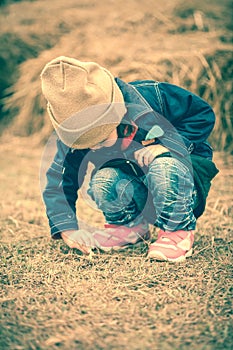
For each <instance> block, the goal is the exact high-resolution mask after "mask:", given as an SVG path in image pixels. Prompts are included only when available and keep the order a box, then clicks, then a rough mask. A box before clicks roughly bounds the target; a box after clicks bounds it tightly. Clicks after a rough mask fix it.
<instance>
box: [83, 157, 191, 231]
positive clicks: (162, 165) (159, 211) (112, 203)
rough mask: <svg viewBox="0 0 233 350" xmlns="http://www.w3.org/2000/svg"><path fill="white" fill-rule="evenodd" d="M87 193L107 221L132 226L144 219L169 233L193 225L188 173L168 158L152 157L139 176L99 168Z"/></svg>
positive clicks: (189, 227)
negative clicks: (146, 169)
mask: <svg viewBox="0 0 233 350" xmlns="http://www.w3.org/2000/svg"><path fill="white" fill-rule="evenodd" d="M88 194H89V195H90V196H91V197H92V199H93V200H94V201H95V202H96V204H97V207H98V208H99V209H100V210H101V211H102V212H103V214H104V216H105V219H106V222H107V223H110V224H115V225H125V226H129V227H132V226H135V225H138V224H140V223H141V222H142V221H143V220H145V219H146V220H147V221H148V222H149V223H151V224H153V225H155V226H157V227H159V228H161V229H163V230H165V231H171V232H172V231H177V230H193V229H195V226H196V218H195V216H194V214H193V208H194V202H195V199H196V191H195V188H194V183H193V177H192V174H191V172H190V171H189V169H188V168H187V167H186V166H185V165H184V164H183V163H181V162H180V161H179V160H177V159H175V158H172V157H159V158H155V159H154V160H153V161H152V162H151V164H150V165H149V167H148V172H147V174H145V175H144V176H143V177H141V178H138V177H135V176H131V175H128V174H126V173H124V172H122V171H121V170H120V169H118V168H103V169H101V170H99V171H97V172H96V174H95V175H94V176H93V178H92V180H91V181H90V187H89V190H88Z"/></svg>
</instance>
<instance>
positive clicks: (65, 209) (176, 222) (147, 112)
mask: <svg viewBox="0 0 233 350" xmlns="http://www.w3.org/2000/svg"><path fill="white" fill-rule="evenodd" d="M41 81H42V91H43V94H44V96H45V98H46V100H47V107H48V114H49V117H50V119H51V122H52V124H53V127H54V129H55V131H56V135H57V151H56V155H55V157H54V160H53V162H52V164H51V165H50V167H49V169H48V171H47V173H46V176H47V184H46V187H45V189H44V191H43V198H44V202H45V206H46V212H47V216H48V219H49V225H50V228H51V234H52V237H53V238H62V239H63V240H64V241H65V242H66V243H67V244H68V246H69V247H71V248H78V249H79V250H81V251H82V252H83V253H89V252H90V251H91V249H95V248H98V249H101V250H103V251H111V250H118V249H123V248H126V247H128V246H131V245H132V244H137V243H138V242H140V241H144V240H149V239H150V233H149V224H151V225H154V226H156V227H158V228H159V232H158V238H157V240H156V241H155V242H154V243H151V244H150V245H149V250H148V257H149V258H153V259H156V260H164V261H172V262H179V261H183V260H185V259H186V257H189V256H191V254H192V247H193V243H194V231H195V228H196V220H197V218H198V217H200V216H201V215H202V214H203V212H204V209H205V203H206V198H207V195H208V192H209V189H210V185H211V180H212V178H213V177H214V176H215V175H216V174H217V172H218V170H217V169H216V167H215V165H214V163H213V161H212V148H211V147H210V145H209V144H208V142H207V138H208V137H209V135H210V133H211V131H212V129H213V127H214V123H215V115H214V113H213V110H212V108H211V107H210V106H209V104H208V103H206V102H205V101H204V100H203V99H201V98H200V97H198V96H197V95H195V94H193V93H191V92H190V91H187V90H185V89H183V88H181V87H178V86H175V85H172V84H169V83H166V82H155V81H152V80H142V81H134V82H131V83H126V82H124V81H122V80H121V79H119V78H114V77H113V75H112V74H111V73H110V72H109V71H108V70H106V69H105V68H103V67H101V66H100V65H98V64H97V63H94V62H81V61H79V60H77V59H75V58H70V57H63V56H62V57H58V58H55V59H54V60H52V61H51V62H49V63H48V64H47V65H46V66H45V67H44V69H43V71H42V74H41ZM89 163H92V164H93V165H94V170H93V172H92V174H91V180H90V184H89V189H88V195H89V196H90V197H91V199H92V200H94V202H95V203H96V205H97V207H98V208H99V209H100V210H101V211H102V212H103V215H104V217H105V221H106V224H105V227H104V228H103V229H96V230H94V232H89V231H87V230H83V229H80V228H79V224H78V213H76V201H77V199H78V190H79V189H80V188H81V186H82V184H83V181H84V177H85V175H86V171H87V167H88V164H89Z"/></svg>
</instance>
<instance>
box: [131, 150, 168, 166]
mask: <svg viewBox="0 0 233 350" xmlns="http://www.w3.org/2000/svg"><path fill="white" fill-rule="evenodd" d="M166 152H169V149H168V148H166V147H164V146H162V145H151V146H147V147H144V148H141V149H139V150H137V151H136V152H135V153H134V156H135V159H136V160H137V162H138V164H139V165H140V166H142V167H143V166H144V165H145V166H149V165H150V163H151V162H152V161H153V160H154V159H155V157H158V156H159V155H160V154H163V153H166Z"/></svg>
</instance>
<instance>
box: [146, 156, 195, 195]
mask: <svg viewBox="0 0 233 350" xmlns="http://www.w3.org/2000/svg"><path fill="white" fill-rule="evenodd" d="M147 181H148V185H149V187H150V188H154V189H155V188H156V190H157V191H159V192H160V193H161V192H164V191H166V192H167V191H169V190H172V191H175V192H176V193H177V192H179V193H180V194H181V193H183V192H184V193H186V194H187V193H188V192H190V193H192V189H193V187H194V183H193V177H192V173H191V171H190V169H189V168H188V167H187V166H186V165H184V164H183V163H182V162H181V161H179V160H178V159H176V158H173V157H161V158H155V159H154V160H153V162H152V163H151V164H150V167H149V172H148V175H147Z"/></svg>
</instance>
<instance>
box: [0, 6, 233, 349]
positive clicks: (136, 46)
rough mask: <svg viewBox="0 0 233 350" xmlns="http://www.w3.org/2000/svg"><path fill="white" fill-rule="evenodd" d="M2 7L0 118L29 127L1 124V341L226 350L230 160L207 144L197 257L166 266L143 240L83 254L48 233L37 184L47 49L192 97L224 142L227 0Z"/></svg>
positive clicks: (225, 145) (4, 344) (228, 144)
mask: <svg viewBox="0 0 233 350" xmlns="http://www.w3.org/2000/svg"><path fill="white" fill-rule="evenodd" d="M0 3H1V4H3V3H12V4H11V5H10V6H9V7H1V12H0V26H1V35H0V46H1V53H0V61H1V62H0V63H1V64H0V68H1V69H2V71H1V74H0V85H1V89H2V90H4V86H5V85H4V84H6V82H7V84H8V85H7V86H9V87H10V93H13V94H12V95H10V96H8V99H6V100H4V108H5V109H6V110H7V113H9V114H7V115H6V117H5V119H4V123H6V124H8V125H9V126H10V127H11V132H12V131H13V132H14V133H15V134H16V135H21V136H25V135H30V134H33V133H34V132H38V133H37V134H35V135H34V136H33V137H29V138H17V137H16V138H12V136H9V135H8V136H7V135H5V134H6V131H5V129H4V128H3V126H4V123H3V124H1V125H0V126H1V127H0V129H1V132H2V131H3V130H4V133H3V136H2V138H1V140H0V141H1V147H0V168H1V172H0V210H1V215H0V242H1V244H0V250H1V252H0V256H1V294H0V302H1V313H0V349H1V350H2V349H3V350H8V349H9V350H58V349H62V350H63V349H64V350H66V349H67V350H68V349H69V350H76V349H77V350H79V349H80V350H100V349H106V350H110V349H115V350H116V349H130V350H131V349H132V350H136V349H137V350H147V349H148V350H149V349H153V350H160V349H162V350H186V349H188V350H190V349H191V350H193V349H194V350H199V349H200V350H225V349H226V350H227V349H232V347H233V339H232V334H233V321H232V305H231V302H232V274H231V268H232V250H231V249H232V248H231V243H232V227H233V170H232V169H233V167H232V165H233V157H232V156H229V155H227V154H226V153H216V156H215V157H216V162H217V166H218V167H219V169H220V173H219V175H218V176H217V177H216V178H215V179H214V181H213V187H212V189H211V192H210V196H209V198H208V203H207V209H206V212H205V214H204V215H203V216H202V217H201V218H200V220H199V222H198V229H197V233H196V243H195V251H194V255H193V257H192V258H191V259H189V260H188V261H187V262H185V263H182V264H177V265H171V264H169V263H156V262H152V261H148V260H146V251H147V247H146V246H145V245H142V246H141V247H139V248H137V249H131V250H128V251H127V252H124V253H114V254H96V255H95V256H94V257H93V259H92V260H88V259H87V258H85V257H84V256H82V255H81V254H80V253H79V252H78V251H76V250H74V251H72V250H70V249H68V247H66V246H65V245H64V244H63V243H62V242H61V241H51V240H50V234H49V229H48V224H47V219H46V217H45V212H44V206H43V203H42V201H41V197H40V185H39V168H40V159H41V155H42V151H43V146H41V140H42V139H43V140H46V138H47V137H48V135H50V133H51V125H50V122H49V120H48V117H47V114H46V113H45V101H44V99H42V98H41V87H40V81H39V74H40V72H41V69H42V68H43V66H44V64H45V63H47V61H48V60H50V59H52V58H54V57H56V56H58V55H72V56H76V57H78V58H79V59H81V60H96V61H98V62H99V63H100V64H102V65H104V66H106V68H108V69H110V70H111V71H112V72H113V74H114V75H118V76H120V77H121V78H123V79H125V80H126V81H129V80H132V79H144V78H146V79H147V78H149V79H150V78H153V79H157V80H167V81H169V82H171V83H175V84H180V85H182V86H184V87H187V88H189V89H190V90H192V91H193V92H197V93H198V94H199V93H200V94H201V96H203V97H204V98H205V99H206V100H207V101H208V102H209V103H210V104H211V105H213V107H214V110H215V112H216V115H217V121H216V127H215V129H214V133H213V134H212V136H211V142H212V144H213V145H214V146H215V147H218V149H219V150H223V149H226V150H229V151H232V149H233V148H232V145H233V143H232V135H233V132H232V131H233V124H232V111H231V106H232V79H230V78H231V77H232V32H231V29H232V20H231V16H230V6H231V0H222V1H221V2H220V1H218V0H206V1H204V2H203V1H202V0H195V1H194V0H186V1H185V2H184V1H182V0H167V1H163V2H158V1H154V0H144V1H141V2H140V1H138V0H128V1H124V0H111V1H110V0H109V1H107V0H103V1H98V0H91V1H90V0H59V1H47V0H40V1H17V2H16V3H14V4H13V2H12V1H10V0H9V1H8V0H5V1H0ZM22 62H24V63H23V64H21V65H20V63H22ZM18 67H19V68H20V71H19V72H17V70H16V68H18ZM16 73H17V74H16ZM17 78H19V79H18V80H17ZM13 83H14V85H12V84H13ZM3 85H4V86H3ZM6 93H9V91H8V92H6ZM0 102H1V103H2V101H0ZM0 107H1V106H0ZM15 108H17V113H12V111H15V110H14V109H15ZM12 114H16V115H15V119H14V123H12V124H11V123H10V121H11V120H12V119H11V117H12ZM9 137H10V139H9ZM34 140H35V142H34ZM38 140H40V142H38ZM78 208H79V213H80V217H81V218H82V220H83V221H86V222H89V223H90V222H91V223H92V224H93V225H98V224H100V222H101V221H102V217H101V215H100V214H99V213H98V212H95V211H93V210H91V209H90V207H87V206H86V204H85V202H84V201H83V200H80V201H79V203H78ZM152 232H153V238H155V237H156V231H155V230H152Z"/></svg>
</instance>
